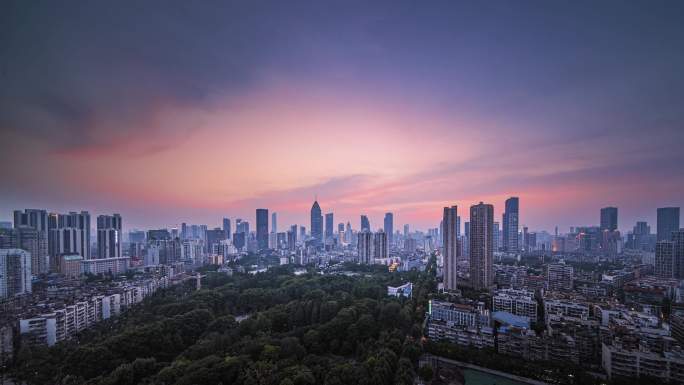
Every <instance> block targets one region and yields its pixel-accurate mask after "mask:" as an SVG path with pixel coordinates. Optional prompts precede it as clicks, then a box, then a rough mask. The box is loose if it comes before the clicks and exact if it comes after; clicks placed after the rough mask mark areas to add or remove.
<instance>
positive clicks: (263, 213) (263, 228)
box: [256, 209, 268, 250]
mask: <svg viewBox="0 0 684 385" xmlns="http://www.w3.org/2000/svg"><path fill="white" fill-rule="evenodd" d="M256 236H257V248H258V249H259V250H266V249H268V209H256Z"/></svg>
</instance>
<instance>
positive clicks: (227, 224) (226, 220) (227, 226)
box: [182, 218, 230, 239]
mask: <svg viewBox="0 0 684 385" xmlns="http://www.w3.org/2000/svg"><path fill="white" fill-rule="evenodd" d="M183 225H185V223H183ZM182 232H183V233H185V229H183V230H182ZM223 233H224V234H225V238H226V239H230V218H223ZM182 238H183V239H185V236H183V237H182Z"/></svg>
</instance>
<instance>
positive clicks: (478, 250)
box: [468, 202, 494, 290]
mask: <svg viewBox="0 0 684 385" xmlns="http://www.w3.org/2000/svg"><path fill="white" fill-rule="evenodd" d="M469 242H470V247H469V248H468V250H469V252H470V282H471V284H472V286H473V288H475V289H477V290H481V289H487V288H489V287H490V286H492V284H493V283H494V270H493V265H492V258H493V255H494V206H492V205H488V204H484V203H482V202H480V204H478V205H475V206H471V207H470V239H469Z"/></svg>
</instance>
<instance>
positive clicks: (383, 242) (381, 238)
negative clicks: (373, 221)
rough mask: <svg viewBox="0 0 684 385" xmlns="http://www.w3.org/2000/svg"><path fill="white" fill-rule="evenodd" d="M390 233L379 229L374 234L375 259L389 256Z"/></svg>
mask: <svg viewBox="0 0 684 385" xmlns="http://www.w3.org/2000/svg"><path fill="white" fill-rule="evenodd" d="M387 237H388V234H387V233H386V232H384V231H378V232H377V233H375V234H373V259H374V260H375V259H386V258H388V257H389V243H388V238H387Z"/></svg>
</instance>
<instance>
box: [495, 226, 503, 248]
mask: <svg viewBox="0 0 684 385" xmlns="http://www.w3.org/2000/svg"><path fill="white" fill-rule="evenodd" d="M500 248H501V227H500V224H499V222H494V251H498V250H499V249H500Z"/></svg>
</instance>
